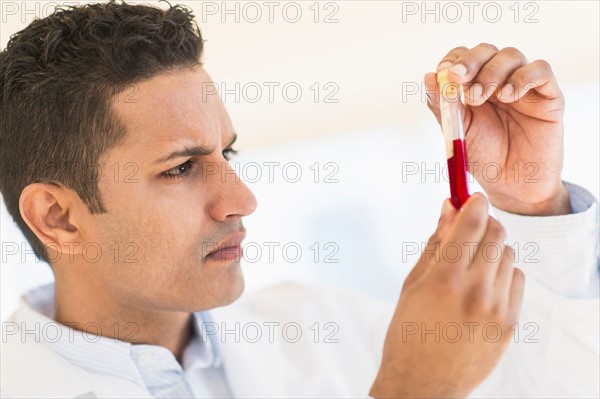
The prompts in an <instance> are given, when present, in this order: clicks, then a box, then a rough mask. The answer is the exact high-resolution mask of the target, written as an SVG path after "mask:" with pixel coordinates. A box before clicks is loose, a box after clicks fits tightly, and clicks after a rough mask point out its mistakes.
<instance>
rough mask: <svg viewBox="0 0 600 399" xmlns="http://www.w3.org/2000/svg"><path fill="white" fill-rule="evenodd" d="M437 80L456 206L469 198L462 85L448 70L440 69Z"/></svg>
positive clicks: (452, 195) (449, 172) (451, 194)
mask: <svg viewBox="0 0 600 399" xmlns="http://www.w3.org/2000/svg"><path fill="white" fill-rule="evenodd" d="M437 84H438V88H439V92H440V112H441V117H442V132H443V133H444V140H445V142H446V157H447V159H448V180H449V181H450V201H451V202H452V205H454V207H455V208H457V209H459V208H460V207H461V206H462V204H464V203H465V201H466V200H467V198H469V186H468V184H467V151H466V147H465V134H464V130H463V124H462V115H461V112H460V106H461V100H460V85H458V84H457V83H454V82H451V81H450V79H449V78H448V70H442V71H440V72H438V74H437Z"/></svg>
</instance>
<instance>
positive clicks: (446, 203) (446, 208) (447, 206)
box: [442, 199, 454, 215]
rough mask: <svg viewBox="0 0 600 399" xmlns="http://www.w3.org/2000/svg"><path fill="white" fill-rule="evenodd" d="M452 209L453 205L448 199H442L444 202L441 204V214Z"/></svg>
mask: <svg viewBox="0 0 600 399" xmlns="http://www.w3.org/2000/svg"><path fill="white" fill-rule="evenodd" d="M452 209H454V206H453V205H452V203H451V202H450V200H449V199H446V200H444V203H443V204H442V215H445V214H447V213H449V212H450V211H451V210H452Z"/></svg>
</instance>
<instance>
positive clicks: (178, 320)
mask: <svg viewBox="0 0 600 399" xmlns="http://www.w3.org/2000/svg"><path fill="white" fill-rule="evenodd" d="M55 290H56V293H55V303H54V306H55V307H54V309H55V317H54V319H55V320H56V321H57V322H59V323H61V324H64V325H66V326H69V327H71V328H74V329H76V330H81V331H86V332H88V333H89V334H95V335H101V336H104V337H108V338H114V339H118V340H120V341H125V342H130V343H132V344H147V345H158V346H162V347H164V348H166V349H168V350H170V351H171V352H172V353H173V355H174V356H175V357H176V358H177V360H178V361H179V363H181V361H182V357H183V351H184V349H185V347H186V346H187V344H188V343H189V341H190V339H191V338H192V335H193V327H192V314H191V313H189V312H178V311H163V310H158V311H157V310H153V309H142V308H136V307H132V306H131V305H129V304H128V303H130V301H123V302H125V304H124V303H119V302H118V300H115V298H112V297H110V296H109V295H106V294H105V293H106V291H94V290H93V289H92V290H91V289H90V287H89V286H86V287H83V285H82V284H79V285H76V284H68V285H67V284H63V283H62V282H61V281H60V280H59V279H56V283H55ZM103 292H104V295H102V293H103Z"/></svg>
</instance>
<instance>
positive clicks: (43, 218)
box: [19, 183, 82, 255]
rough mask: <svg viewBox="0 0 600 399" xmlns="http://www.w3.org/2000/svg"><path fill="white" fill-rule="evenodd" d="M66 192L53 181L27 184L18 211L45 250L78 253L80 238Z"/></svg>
mask: <svg viewBox="0 0 600 399" xmlns="http://www.w3.org/2000/svg"><path fill="white" fill-rule="evenodd" d="M69 191H70V190H67V189H65V188H64V187H60V186H58V185H56V184H47V183H33V184H30V185H28V186H27V187H25V188H24V189H23V191H22V192H21V197H20V198H19V210H20V212H21V217H22V218H23V220H24V221H25V223H27V225H28V226H29V228H30V229H31V230H32V231H33V232H34V233H35V235H36V236H37V237H38V239H39V240H40V241H41V242H42V244H43V245H44V246H45V247H46V248H47V249H50V248H52V249H53V250H55V251H59V252H62V253H63V254H69V255H73V254H77V253H80V252H81V248H82V247H81V241H82V240H81V239H82V237H81V234H80V230H79V229H78V228H77V223H76V222H75V221H73V220H72V217H71V215H72V213H73V212H72V209H71V207H72V206H73V194H72V193H70V192H69ZM74 243H76V244H79V245H74Z"/></svg>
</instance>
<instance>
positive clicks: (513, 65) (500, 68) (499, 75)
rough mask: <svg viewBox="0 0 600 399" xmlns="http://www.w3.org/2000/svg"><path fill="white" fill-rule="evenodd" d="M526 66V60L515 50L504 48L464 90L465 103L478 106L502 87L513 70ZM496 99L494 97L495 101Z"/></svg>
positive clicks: (481, 69) (482, 68)
mask: <svg viewBox="0 0 600 399" xmlns="http://www.w3.org/2000/svg"><path fill="white" fill-rule="evenodd" d="M526 64H527V58H525V56H524V55H523V54H522V53H521V52H520V51H519V50H517V49H516V48H514V47H506V48H503V49H502V50H500V51H499V52H497V53H496V54H495V55H494V56H493V57H492V58H491V59H490V60H489V61H488V62H487V63H486V64H485V65H483V66H482V67H481V68H480V70H479V73H477V75H476V76H475V78H474V79H473V83H471V84H470V85H469V86H468V87H467V88H465V101H466V102H468V103H469V104H471V105H480V104H483V103H484V102H485V101H487V100H488V98H490V97H491V96H492V95H494V94H495V93H496V92H498V93H499V92H500V89H501V88H502V87H503V86H504V83H505V82H506V80H507V79H508V77H509V76H511V75H512V74H513V73H514V72H515V70H517V69H518V68H520V67H522V66H524V65H526ZM495 98H496V97H494V99H495Z"/></svg>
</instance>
